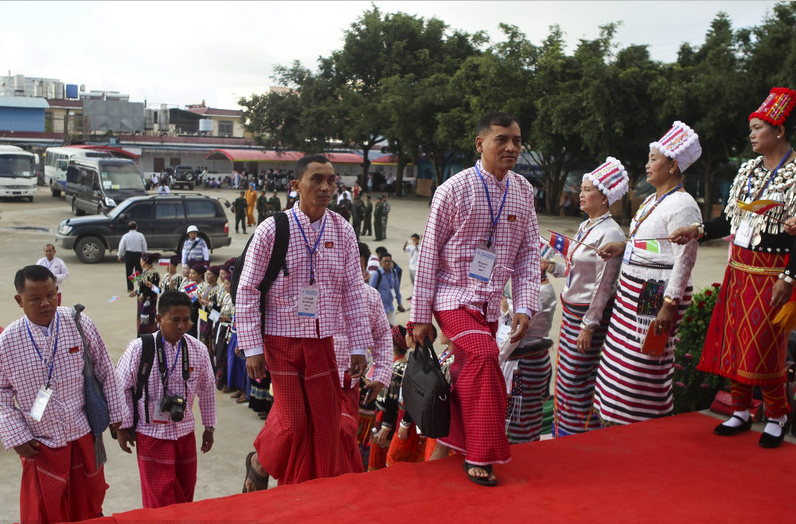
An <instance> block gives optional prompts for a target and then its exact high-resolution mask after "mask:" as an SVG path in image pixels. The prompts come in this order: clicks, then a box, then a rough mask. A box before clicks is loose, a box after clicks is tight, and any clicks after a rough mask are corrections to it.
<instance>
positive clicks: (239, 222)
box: [235, 215, 246, 233]
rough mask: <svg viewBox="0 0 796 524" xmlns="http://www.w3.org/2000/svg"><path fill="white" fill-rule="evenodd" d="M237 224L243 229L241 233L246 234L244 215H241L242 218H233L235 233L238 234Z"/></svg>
mask: <svg viewBox="0 0 796 524" xmlns="http://www.w3.org/2000/svg"><path fill="white" fill-rule="evenodd" d="M238 224H240V227H242V228H243V232H244V233H245V232H246V215H243V216H242V217H239V216H236V217H235V233H239V231H238Z"/></svg>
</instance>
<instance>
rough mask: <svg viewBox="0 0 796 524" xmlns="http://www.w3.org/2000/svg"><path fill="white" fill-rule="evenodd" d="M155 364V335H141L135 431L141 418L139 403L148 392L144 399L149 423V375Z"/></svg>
mask: <svg viewBox="0 0 796 524" xmlns="http://www.w3.org/2000/svg"><path fill="white" fill-rule="evenodd" d="M154 362H155V335H153V334H151V333H148V334H145V335H141V361H140V362H139V363H138V373H137V374H136V377H135V389H134V390H133V429H135V427H136V426H137V425H138V419H139V418H140V415H139V413H138V401H139V400H140V399H141V395H143V394H144V392H146V396H145V397H144V407H145V409H146V413H145V416H146V421H147V422H149V409H148V408H149V373H150V372H151V371H152V364H153V363H154Z"/></svg>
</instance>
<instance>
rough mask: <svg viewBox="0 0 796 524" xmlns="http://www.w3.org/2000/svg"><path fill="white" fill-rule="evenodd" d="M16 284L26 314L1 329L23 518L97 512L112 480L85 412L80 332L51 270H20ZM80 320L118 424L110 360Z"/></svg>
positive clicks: (9, 443) (0, 416)
mask: <svg viewBox="0 0 796 524" xmlns="http://www.w3.org/2000/svg"><path fill="white" fill-rule="evenodd" d="M14 287H15V288H16V290H17V295H16V297H15V298H16V301H17V303H18V304H19V306H20V307H21V308H22V310H23V311H24V312H25V315H24V316H23V317H22V318H20V319H19V320H17V321H15V322H13V323H12V324H11V325H10V326H8V328H6V330H5V331H3V333H2V334H0V438H2V440H3V446H4V447H5V448H6V449H10V448H14V451H16V452H17V453H18V454H19V456H20V457H21V459H22V487H21V490H20V497H19V498H20V510H19V514H20V522H22V523H37V524H38V523H45V524H46V523H50V522H71V521H78V520H85V519H91V518H96V517H99V516H101V515H102V503H103V501H104V500H105V491H106V490H107V489H108V485H107V484H106V483H105V473H104V468H103V467H102V466H100V467H97V464H96V461H95V455H94V435H92V433H91V428H90V427H89V422H88V419H87V418H86V414H85V412H84V404H85V394H84V379H83V367H84V359H83V351H84V347H83V341H82V339H81V336H80V332H79V331H78V329H77V324H75V321H74V317H73V315H72V313H71V311H70V310H69V308H65V307H58V287H57V285H56V278H55V275H53V273H52V272H51V271H50V270H49V269H47V268H46V267H44V266H39V265H33V266H26V267H24V268H22V269H20V270H19V271H17V273H16V276H15V277H14ZM80 325H81V327H82V329H83V332H84V333H85V335H86V341H87V342H88V348H89V353H90V357H91V360H92V362H93V364H94V376H95V377H96V378H97V380H98V381H99V382H100V383H101V384H102V389H103V392H104V393H105V398H106V399H107V401H108V408H109V412H110V422H111V427H112V428H113V429H116V428H117V427H118V426H119V423H120V422H121V421H122V418H123V417H124V415H125V408H124V402H123V397H122V394H121V390H120V389H119V388H118V387H117V384H116V378H115V376H114V374H113V363H112V362H111V359H110V357H109V356H108V351H107V349H106V348H105V343H104V342H103V341H102V337H100V334H99V331H97V328H96V326H95V325H94V323H93V322H92V321H91V319H90V318H88V317H87V316H86V315H82V316H81V319H80Z"/></svg>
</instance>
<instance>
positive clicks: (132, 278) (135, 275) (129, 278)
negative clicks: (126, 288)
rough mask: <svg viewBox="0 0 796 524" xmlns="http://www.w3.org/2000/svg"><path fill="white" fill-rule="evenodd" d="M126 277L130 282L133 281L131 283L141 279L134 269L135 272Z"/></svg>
mask: <svg viewBox="0 0 796 524" xmlns="http://www.w3.org/2000/svg"><path fill="white" fill-rule="evenodd" d="M127 279H128V280H129V281H130V282H132V283H133V285H135V284H136V283H137V282H138V281H139V280H141V273H139V272H138V271H136V272H135V273H133V274H132V275H130V276H129V277H127Z"/></svg>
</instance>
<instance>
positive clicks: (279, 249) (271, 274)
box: [229, 211, 290, 325]
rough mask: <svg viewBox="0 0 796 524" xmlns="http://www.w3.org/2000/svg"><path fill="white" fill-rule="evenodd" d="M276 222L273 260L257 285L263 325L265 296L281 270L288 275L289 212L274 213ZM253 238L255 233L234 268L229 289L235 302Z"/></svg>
mask: <svg viewBox="0 0 796 524" xmlns="http://www.w3.org/2000/svg"><path fill="white" fill-rule="evenodd" d="M274 222H275V223H276V236H275V237H274V247H273V251H271V260H270V261H269V262H268V268H267V269H266V270H265V276H264V277H263V281H262V282H260V285H259V286H257V289H259V290H260V321H261V325H262V324H264V323H265V297H266V295H268V291H269V290H270V289H271V286H272V285H273V283H274V282H275V281H276V279H277V277H278V276H279V271H280V270H281V271H282V272H283V273H284V275H285V276H287V275H288V271H287V266H286V265H285V258H286V257H287V246H288V243H289V242H290V222H289V221H288V218H287V214H286V213H284V212H281V211H280V212H279V213H276V214H275V215H274ZM253 238H254V235H252V236H251V237H250V238H249V241H248V242H246V247H244V248H243V252H242V253H241V254H240V256H239V257H238V258H237V259H235V268H234V269H233V270H232V276H231V278H230V289H229V293H230V296H232V303H233V304H234V303H235V302H236V299H237V296H238V285H239V284H240V275H241V273H242V272H243V263H244V262H245V260H246V253H247V252H248V251H249V244H251V242H252V239H253Z"/></svg>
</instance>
